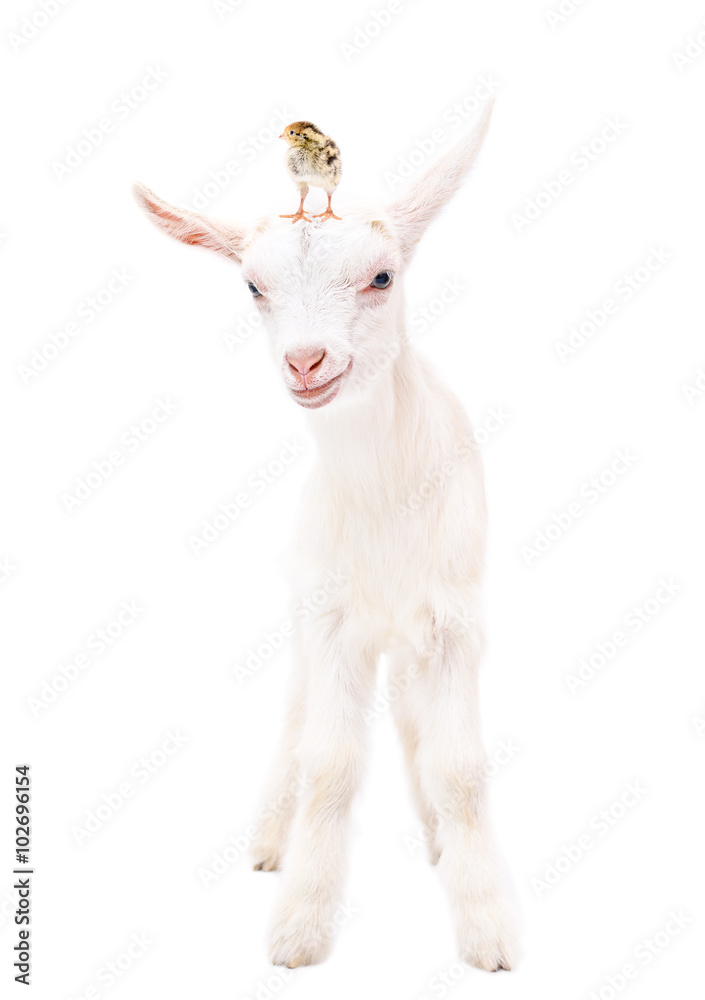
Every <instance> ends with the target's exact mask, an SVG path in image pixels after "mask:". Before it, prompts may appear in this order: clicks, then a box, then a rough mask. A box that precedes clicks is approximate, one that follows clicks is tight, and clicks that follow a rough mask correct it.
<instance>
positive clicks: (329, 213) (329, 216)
mask: <svg viewBox="0 0 705 1000" xmlns="http://www.w3.org/2000/svg"><path fill="white" fill-rule="evenodd" d="M313 218H314V219H323V220H324V221H325V220H326V219H337V220H338V222H342V219H341V218H340V216H339V215H336V214H335V212H334V211H333V209H332V208H330V206H329V207H328V208H327V209H326V210H325V212H321V213H320V215H314V216H313Z"/></svg>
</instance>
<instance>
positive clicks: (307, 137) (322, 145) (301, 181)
mask: <svg viewBox="0 0 705 1000" xmlns="http://www.w3.org/2000/svg"><path fill="white" fill-rule="evenodd" d="M279 138H280V139H284V140H285V141H286V142H287V143H288V145H289V150H288V152H287V154H286V166H287V170H288V171H289V174H290V175H291V177H292V179H293V181H294V183H295V184H296V186H297V187H298V189H299V194H300V195H301V201H300V203H299V210H298V212H296V214H295V215H281V216H280V218H281V219H291V221H292V223H293V222H297V221H298V220H299V219H306V220H307V221H310V220H309V218H308V216H307V215H306V213H305V212H304V201H305V200H306V195H307V194H308V190H309V188H308V186H309V184H313V186H314V187H320V188H323V190H324V191H325V192H326V194H327V195H328V208H327V209H326V210H325V212H321V214H320V215H314V216H313V218H314V219H340V216H339V215H336V214H335V213H334V211H333V209H332V208H331V207H330V200H331V197H332V195H333V192H334V191H335V189H336V188H337V186H338V184H339V183H340V150H339V149H338V147H337V146H336V144H335V143H334V142H333V140H332V139H331V137H330V136H329V135H324V134H323V132H321V130H320V129H319V128H316V126H315V125H314V124H313V122H292V123H291V125H287V126H286V128H285V129H284V131H283V132H282V134H281V135H280V136H279Z"/></svg>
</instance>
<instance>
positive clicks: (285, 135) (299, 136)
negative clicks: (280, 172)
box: [279, 122, 323, 147]
mask: <svg viewBox="0 0 705 1000" xmlns="http://www.w3.org/2000/svg"><path fill="white" fill-rule="evenodd" d="M322 136H323V132H321V130H320V129H319V128H317V127H316V126H315V125H314V124H313V122H292V123H291V125H287V126H286V128H285V129H284V131H283V132H282V134H281V135H280V136H279V138H280V139H284V140H285V141H286V142H287V143H288V144H289V145H290V146H299V147H306V146H315V145H316V144H317V143H318V142H319V140H320V139H321V137H322Z"/></svg>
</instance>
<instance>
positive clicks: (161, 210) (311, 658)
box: [135, 107, 515, 970]
mask: <svg viewBox="0 0 705 1000" xmlns="http://www.w3.org/2000/svg"><path fill="white" fill-rule="evenodd" d="M490 114H491V107H488V109H487V111H486V113H485V115H484V117H483V119H482V120H481V122H480V124H479V125H478V127H477V128H476V130H475V131H474V132H473V133H471V134H470V135H468V137H467V138H465V139H464V140H462V141H460V142H459V143H458V144H457V145H456V146H455V147H454V148H452V149H451V150H450V151H449V152H448V153H446V154H445V156H444V157H443V158H442V159H441V160H440V161H439V162H437V163H436V164H434V165H433V166H431V167H430V168H429V169H428V170H427V171H426V172H425V174H424V175H423V176H421V177H420V178H419V179H418V180H416V181H415V182H414V183H413V184H412V185H410V187H409V189H408V190H407V191H406V193H405V194H403V195H402V196H401V197H400V198H399V199H398V200H397V201H396V202H395V203H394V204H392V205H391V206H390V207H389V208H388V210H387V211H386V213H385V214H381V215H380V214H372V215H370V214H369V213H367V214H366V213H361V214H358V215H353V216H351V215H348V216H347V217H346V218H345V219H344V220H343V221H342V222H336V221H335V220H332V221H328V222H325V223H306V222H302V223H300V224H299V223H297V225H296V226H292V225H291V223H290V222H287V221H281V220H279V219H278V218H276V217H273V218H268V219H266V220H265V221H264V222H263V223H261V224H260V225H258V226H256V227H253V228H252V229H250V230H247V229H245V228H244V227H239V226H235V225H229V224H224V223H220V222H215V221H213V220H210V219H207V218H205V217H203V216H200V215H198V214H197V213H195V212H192V211H188V210H182V209H179V208H175V207H173V206H171V205H168V204H167V203H165V202H163V201H162V200H161V199H160V198H158V197H157V196H156V195H154V194H152V192H150V191H149V190H148V189H147V188H145V187H143V186H141V185H136V186H135V194H136V197H137V198H138V200H139V202H140V203H141V204H142V206H143V207H144V208H145V209H146V210H147V212H149V213H150V215H151V217H152V219H153V221H155V222H156V223H157V224H158V225H159V226H160V227H161V228H163V229H164V230H166V232H167V233H169V234H170V235H171V236H173V237H175V238H177V239H179V240H181V241H183V242H185V243H191V244H195V245H200V246H204V247H208V248H210V249H212V250H216V251H218V252H219V253H221V254H224V255H225V256H226V257H228V258H230V259H231V260H233V261H234V262H235V263H237V264H238V265H240V267H241V269H242V276H243V278H244V279H245V280H246V281H247V282H248V283H251V285H252V286H254V287H255V291H259V293H261V294H259V295H258V296H257V297H256V300H255V301H256V302H257V305H258V307H259V308H260V309H261V310H262V312H263V314H264V320H265V326H266V328H267V330H268V332H269V335H270V337H271V342H272V349H273V352H274V358H275V361H276V363H277V365H279V366H280V369H281V374H282V377H283V380H284V383H285V386H286V387H287V389H288V390H289V393H290V394H291V396H292V398H293V399H295V400H296V401H297V402H299V403H300V404H301V405H303V406H306V407H307V409H309V410H310V413H309V417H308V419H309V420H310V424H311V428H312V431H313V434H314V436H315V438H316V441H317V444H318V449H319V453H320V461H319V463H318V465H317V468H316V470H315V471H314V474H313V476H312V479H311V481H310V482H309V485H308V490H307V494H306V502H305V504H304V507H303V517H302V520H301V524H300V529H299V531H298V532H297V536H296V538H297V542H298V553H297V558H296V566H297V581H296V584H297V588H298V596H299V597H301V598H305V597H307V596H309V595H311V594H313V593H314V591H315V590H316V589H317V588H318V587H320V586H321V584H322V583H323V582H324V581H326V580H328V581H330V579H331V575H332V574H335V575H336V576H335V578H336V579H338V580H342V581H343V582H342V583H340V584H339V585H338V586H337V587H336V588H335V589H334V593H333V594H332V596H331V597H330V600H329V601H328V602H327V603H325V604H324V605H323V606H322V607H321V608H320V609H319V611H318V612H317V613H316V614H315V616H313V617H311V618H309V619H308V620H307V623H306V626H305V630H304V631H303V632H302V634H301V635H300V636H299V637H298V642H297V659H296V667H295V673H294V683H293V686H292V699H291V703H290V708H289V711H288V716H287V721H286V728H285V733H284V736H283V740H282V743H281V747H280V750H279V754H278V757H277V759H276V762H275V767H274V770H273V774H272V778H271V782H270V786H269V788H268V790H267V796H266V798H267V800H268V801H271V800H272V799H279V800H281V801H286V802H288V803H289V805H287V806H286V807H284V808H282V809H280V810H279V811H278V812H276V814H272V813H271V811H270V815H269V818H268V819H267V821H266V822H264V823H263V825H262V828H261V830H260V833H259V838H258V841H257V843H256V846H255V856H254V860H255V862H256V864H255V867H256V868H260V869H265V870H271V869H275V868H279V867H280V864H281V863H282V861H284V885H283V898H282V900H281V903H280V906H279V908H278V911H277V915H276V920H275V923H274V927H273V931H272V936H271V952H270V953H271V958H272V961H273V962H275V963H277V964H284V965H288V966H290V967H293V966H297V965H306V964H310V963H314V962H317V961H319V960H321V959H322V958H323V957H324V956H325V954H326V952H327V949H328V945H329V937H330V928H331V927H332V926H333V924H332V917H333V915H334V912H335V908H336V906H337V905H338V902H339V898H340V894H341V890H342V879H343V875H344V854H345V831H346V825H347V818H348V814H349V810H350V804H351V800H352V797H353V794H354V792H355V790H356V788H357V787H358V784H359V782H360V778H361V774H362V770H363V762H364V756H365V747H366V743H367V736H368V723H367V721H366V715H365V713H366V709H367V708H368V706H369V703H370V701H371V698H372V695H373V692H374V686H375V675H376V665H377V661H378V658H379V656H380V654H381V653H382V652H388V653H389V655H390V662H391V679H392V680H393V679H397V680H401V679H402V678H403V675H406V677H405V678H404V683H401V684H399V687H401V688H404V689H405V694H404V695H403V696H402V698H401V699H400V700H399V701H397V702H396V704H395V712H396V719H397V723H398V728H399V732H400V734H401V738H402V742H403V746H404V750H405V754H406V758H407V761H408V766H409V770H410V772H411V780H412V786H413V791H414V795H415V798H416V801H417V804H418V808H419V810H420V812H421V816H422V819H423V821H424V823H425V824H426V826H427V828H428V831H429V836H430V850H431V856H432V860H434V861H437V860H439V859H440V870H441V871H442V873H443V875H444V877H445V881H446V883H447V888H448V892H449V895H450V899H451V904H452V907H453V910H454V914H455V920H456V925H457V932H458V943H459V949H460V955H461V957H462V958H463V959H465V960H466V961H467V962H469V963H471V964H473V965H476V966H479V967H480V968H483V969H488V970H495V969H499V968H505V969H509V968H511V966H512V964H513V962H514V959H515V944H514V933H513V929H512V920H511V915H510V913H509V912H508V910H507V908H506V906H505V904H504V902H503V900H502V898H501V890H500V885H499V882H500V879H499V876H498V868H497V862H496V859H495V856H494V851H493V847H492V843H491V836H490V833H489V831H488V825H487V819H486V815H485V806H484V792H483V787H484V784H483V768H484V761H485V758H484V751H483V747H482V742H481V737H480V728H479V718H478V708H477V689H478V681H477V673H478V664H479V660H480V656H481V652H482V646H483V635H482V627H481V624H480V619H481V609H480V586H481V576H482V568H483V556H484V540H485V500H484V487H483V478H482V467H481V463H480V459H479V457H478V453H477V449H476V447H475V446H474V441H473V437H472V431H471V428H470V424H469V421H468V419H467V417H466V415H465V413H464V412H463V409H462V407H461V405H460V403H459V402H458V400H457V399H456V398H455V396H454V395H453V394H452V393H451V392H450V391H449V390H448V389H447V388H445V387H444V386H443V385H442V384H441V383H440V382H439V381H438V380H437V379H436V377H435V376H434V375H432V374H431V373H430V372H429V367H428V364H427V363H426V361H425V360H422V359H421V358H420V357H419V356H418V355H417V354H416V353H415V351H414V350H413V349H412V348H411V346H410V345H409V343H408V340H407V338H406V335H405V325H404V300H403V294H402V286H401V280H400V279H401V276H402V274H403V272H404V268H405V265H406V263H407V262H408V260H409V259H410V257H411V255H412V253H413V250H414V248H415V245H416V243H417V242H418V240H419V238H420V236H421V234H422V233H423V231H424V229H425V228H426V226H427V225H428V223H429V222H430V221H431V219H432V218H433V216H434V215H435V214H436V213H437V212H438V211H439V209H440V208H441V207H442V206H443V205H444V204H445V202H446V201H448V199H449V198H450V197H451V195H452V194H453V193H454V192H455V191H456V189H457V188H458V187H459V185H460V183H461V181H462V179H463V177H464V176H465V174H466V173H467V172H468V170H469V169H470V167H471V166H472V164H473V162H474V160H475V158H476V156H477V153H478V151H479V149H480V146H481V145H482V141H483V139H484V137H485V133H486V131H487V128H488V126H489V119H490ZM385 271H386V272H388V273H390V274H392V275H393V276H394V277H393V280H392V282H391V284H390V285H389V286H388V287H387V288H384V289H380V288H374V287H370V286H371V281H372V279H373V278H374V276H375V275H376V274H379V273H380V272H385ZM301 359H303V361H302V360H301ZM292 360H293V362H294V363H292ZM448 462H452V463H453V464H454V473H453V475H449V476H444V477H442V482H441V483H439V477H438V473H439V470H442V469H443V468H444V466H445V465H447V463H448ZM412 497H417V498H418V497H422V498H423V502H421V503H418V502H417V503H414V504H411V505H410V504H409V500H410V498H412ZM302 780H303V781H304V786H303V787H304V792H303V794H302V796H300V797H299V800H298V801H295V799H294V797H293V796H292V794H291V792H292V789H293V788H295V787H297V785H298V784H299V783H301V782H302ZM439 815H442V817H443V820H442V822H440V823H439V822H438V817H439Z"/></svg>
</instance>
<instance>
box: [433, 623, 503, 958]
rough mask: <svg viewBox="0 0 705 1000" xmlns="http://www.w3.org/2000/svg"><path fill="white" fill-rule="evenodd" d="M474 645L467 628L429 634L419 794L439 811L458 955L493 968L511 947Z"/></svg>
mask: <svg viewBox="0 0 705 1000" xmlns="http://www.w3.org/2000/svg"><path fill="white" fill-rule="evenodd" d="M480 647H481V640H480V637H479V634H476V633H474V632H473V631H468V630H465V631H464V632H463V633H459V632H458V631H457V630H455V629H447V630H441V631H440V633H438V634H437V635H436V636H435V637H434V642H433V645H432V651H431V653H430V656H429V658H428V660H427V670H426V672H425V674H424V676H423V677H422V678H421V681H422V684H423V691H422V695H423V699H424V704H425V706H426V710H425V712H424V713H423V715H422V717H421V720H420V724H421V725H420V733H419V745H418V750H417V761H418V766H419V776H420V782H421V787H422V790H423V795H424V798H425V800H426V801H427V802H428V803H429V804H430V806H431V807H432V808H433V809H434V810H435V812H436V813H437V814H438V816H439V822H438V827H437V830H436V838H437V843H438V847H439V849H440V863H439V870H440V872H441V874H442V876H443V879H444V881H445V883H446V887H447V890H448V893H449V895H450V901H451V906H452V909H453V912H454V916H455V921H456V927H457V934H458V945H459V949H460V956H461V958H462V959H463V960H464V961H466V962H468V963H469V964H470V965H475V966H477V967H478V968H480V969H487V970H488V971H490V972H494V971H496V970H498V969H510V968H511V967H512V965H513V963H514V960H515V951H516V945H515V938H514V929H513V920H512V917H511V914H510V912H509V911H508V909H507V907H506V905H505V903H504V900H503V898H502V892H501V886H500V877H499V866H498V863H497V859H496V857H495V853H494V847H493V844H492V836H491V832H490V829H489V826H488V822H487V818H486V810H485V774H486V770H485V754H484V750H483V747H482V741H481V737H480V733H479V718H478V707H477V702H478V697H477V667H478V661H479V656H480Z"/></svg>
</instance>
